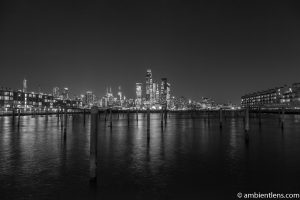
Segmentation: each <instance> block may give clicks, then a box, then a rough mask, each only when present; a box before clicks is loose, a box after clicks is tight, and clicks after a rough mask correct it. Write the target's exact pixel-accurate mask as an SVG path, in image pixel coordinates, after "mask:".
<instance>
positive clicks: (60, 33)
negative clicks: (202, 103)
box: [0, 1, 300, 103]
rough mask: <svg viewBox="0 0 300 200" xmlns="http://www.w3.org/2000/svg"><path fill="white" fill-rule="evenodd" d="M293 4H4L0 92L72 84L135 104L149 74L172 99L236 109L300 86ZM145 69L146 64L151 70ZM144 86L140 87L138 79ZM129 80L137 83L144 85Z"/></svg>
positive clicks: (81, 90)
mask: <svg viewBox="0 0 300 200" xmlns="http://www.w3.org/2000/svg"><path fill="white" fill-rule="evenodd" d="M298 8H299V6H298V5H296V4H294V3H291V2H284V3H277V2H274V1H272V2H271V3H270V2H251V4H248V3H246V2H226V3H225V2H224V3H222V2H221V3H211V2H202V3H197V4H192V3H191V4H189V3H187V2H180V1H176V2H174V1H172V2H168V1H158V2H152V3H150V2H147V1H145V2H131V3H130V4H129V3H126V2H118V3H110V2H106V3H102V4H100V3H83V2H73V3H72V4H69V3H63V2H57V1H51V3H49V2H46V1H45V2H38V3H30V2H27V1H20V2H18V3H12V2H5V3H4V2H3V3H2V5H1V8H0V9H1V10H0V11H1V20H0V23H1V31H0V42H1V47H0V66H1V74H0V85H3V86H9V87H11V88H19V85H20V82H16V80H23V78H24V77H26V79H27V80H30V82H31V83H32V84H31V85H30V87H32V88H33V90H36V91H37V90H38V88H39V87H41V88H42V89H43V90H47V91H51V89H52V87H53V86H55V85H58V86H60V87H72V89H73V91H74V93H75V94H80V93H84V92H85V91H86V90H87V89H88V90H92V91H96V92H99V93H97V95H99V96H102V95H104V93H105V90H104V89H103V88H105V85H111V86H112V87H113V88H117V87H118V86H119V85H122V87H123V91H124V93H126V94H128V96H131V97H133V96H134V94H135V90H134V88H135V81H132V78H131V77H138V76H140V74H143V73H144V71H145V70H146V69H148V68H151V69H152V70H153V71H155V73H156V74H157V77H168V78H169V79H170V80H172V83H173V84H172V86H173V87H174V88H176V89H175V90H174V91H173V93H174V95H176V96H180V95H182V96H185V97H187V98H191V99H196V100H197V99H200V98H201V97H212V98H214V99H216V101H218V102H227V101H232V102H233V103H240V97H241V95H243V94H246V93H249V92H251V91H257V90H260V89H261V88H271V87H274V86H276V85H283V84H292V83H294V82H299V78H298V74H299V73H300V71H299V70H300V69H299V67H298V66H299V65H300V61H299V59H298V58H297V55H299V53H300V49H299V46H300V40H299V39H298V35H299V33H300V26H299V21H300V20H299V18H300V16H299V14H298V10H299V9H298ZM149 66H150V67H149ZM141 80H143V79H142V78H141ZM141 80H136V81H141Z"/></svg>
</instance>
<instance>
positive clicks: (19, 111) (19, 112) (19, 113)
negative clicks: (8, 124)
mask: <svg viewBox="0 0 300 200" xmlns="http://www.w3.org/2000/svg"><path fill="white" fill-rule="evenodd" d="M20 115H21V110H20V109H18V128H19V127H20Z"/></svg>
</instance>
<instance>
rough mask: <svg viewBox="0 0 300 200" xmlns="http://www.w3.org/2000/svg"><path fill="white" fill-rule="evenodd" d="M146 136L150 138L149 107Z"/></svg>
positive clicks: (148, 110)
mask: <svg viewBox="0 0 300 200" xmlns="http://www.w3.org/2000/svg"><path fill="white" fill-rule="evenodd" d="M147 138H148V139H149V138H150V109H149V108H148V109H147Z"/></svg>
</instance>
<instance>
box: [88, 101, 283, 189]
mask: <svg viewBox="0 0 300 200" xmlns="http://www.w3.org/2000/svg"><path fill="white" fill-rule="evenodd" d="M108 112H109V127H110V128H112V127H113V124H112V123H113V122H112V121H113V120H112V109H109V110H105V111H104V115H105V116H104V120H105V122H106V121H107V120H108ZM209 112H210V111H208V113H209ZM218 112H219V127H220V129H222V128H223V118H224V117H225V119H226V115H225V116H223V112H224V110H222V109H220V110H219V111H218ZM225 112H226V111H225ZM242 112H244V113H243V114H242V116H243V121H244V131H245V133H246V134H245V140H246V142H248V141H249V134H248V133H249V130H250V120H249V108H246V109H244V110H243V111H242ZM119 114H120V113H119V112H118V118H119ZM146 114H147V139H148V140H149V138H150V110H149V109H148V110H147V112H146ZM160 114H161V128H163V127H164V124H167V116H168V113H167V110H166V109H165V110H161V113H160ZM225 114H226V113H225ZM261 114H262V112H261V109H259V110H258V119H259V126H260V127H261ZM280 114H281V115H280V122H281V129H283V128H284V118H285V116H284V115H285V109H284V108H282V110H281V112H280ZM191 116H192V118H194V115H193V112H191ZM99 117H100V112H99V110H98V108H97V107H93V108H92V109H91V129H90V183H91V184H93V185H94V184H96V183H97V141H98V138H97V136H98V120H99ZM84 120H85V117H84ZM127 120H128V125H130V115H129V110H128V111H127ZM136 120H137V122H138V111H136ZM208 120H209V117H208ZM208 123H210V122H209V121H208Z"/></svg>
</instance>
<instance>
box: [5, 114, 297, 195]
mask: <svg viewBox="0 0 300 200" xmlns="http://www.w3.org/2000/svg"><path fill="white" fill-rule="evenodd" d="M146 123H147V120H146V118H145V117H144V114H139V121H138V122H137V121H136V119H135V115H133V114H132V115H131V119H130V124H129V126H128V122H127V118H126V115H124V116H123V115H122V114H120V116H119V118H118V116H117V114H114V115H113V127H112V129H111V128H110V127H108V123H105V122H104V119H103V116H101V119H100V120H99V124H98V127H99V130H98V186H97V188H96V189H95V188H91V187H90V186H89V146H90V145H89V138H90V135H89V134H90V116H87V118H86V123H85V124H84V123H83V116H82V115H74V116H69V117H68V126H67V138H66V141H64V140H63V137H62V133H63V132H62V128H61V121H60V120H58V118H57V116H55V115H53V116H49V117H46V116H37V117H31V116H22V117H21V119H20V122H19V126H18V119H17V118H16V119H15V120H14V121H13V120H12V117H9V116H7V117H0V183H1V184H0V195H1V197H0V199H237V197H236V195H237V193H238V192H242V193H253V192H257V193H258V192H260V193H269V192H273V193H300V116H299V115H286V118H285V126H284V127H285V128H284V130H283V131H282V130H281V128H280V123H279V120H278V115H272V114H265V115H263V117H262V126H261V127H259V125H258V120H257V119H254V118H251V119H250V132H249V141H248V142H246V140H245V138H246V137H245V132H244V124H243V119H242V118H233V117H231V118H230V117H227V118H226V119H224V121H223V128H222V129H220V128H219V121H218V117H217V116H215V117H211V119H210V120H207V119H206V118H204V117H203V116H200V115H198V116H196V117H195V118H191V117H190V115H188V114H178V113H177V114H171V115H170V116H169V117H168V119H167V124H166V125H165V126H164V128H163V129H161V124H160V115H159V114H154V113H153V114H151V121H150V123H151V125H150V139H149V140H148V139H147V131H146V129H147V125H146Z"/></svg>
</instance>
